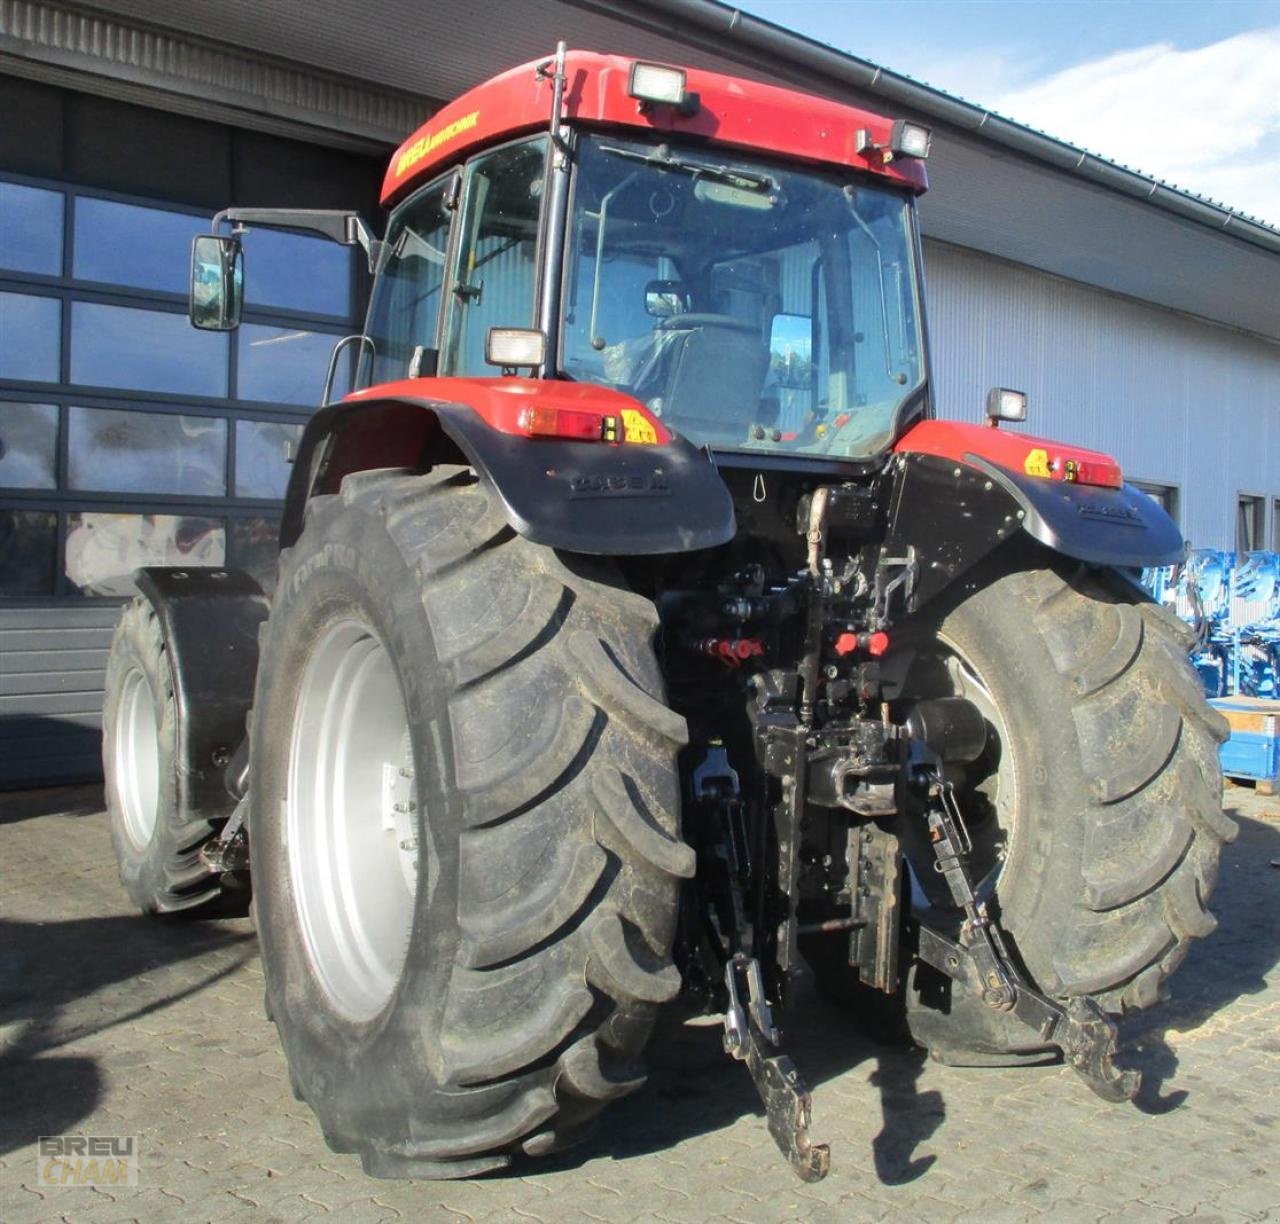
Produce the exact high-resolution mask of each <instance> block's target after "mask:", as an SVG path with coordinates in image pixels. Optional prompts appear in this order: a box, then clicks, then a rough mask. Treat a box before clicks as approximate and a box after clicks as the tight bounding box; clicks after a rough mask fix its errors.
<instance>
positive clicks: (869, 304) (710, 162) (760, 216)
mask: <svg viewBox="0 0 1280 1224" xmlns="http://www.w3.org/2000/svg"><path fill="white" fill-rule="evenodd" d="M531 129H532V130H531ZM928 145H929V134H928V131H927V129H924V128H920V127H918V126H915V125H911V124H901V123H899V124H895V125H889V124H888V123H887V122H886V121H885V120H883V119H880V118H879V117H878V116H873V115H870V114H867V113H865V112H862V111H859V110H856V109H854V108H851V107H847V106H842V105H839V104H837V103H834V102H826V101H822V100H819V99H812V98H804V97H802V96H801V95H797V94H794V93H791V92H789V91H785V90H781V89H777V88H775V87H772V86H767V85H759V84H754V83H750V82H743V81H737V80H734V79H732V78H728V77H724V76H720V75H719V74H715V73H709V72H696V71H692V70H689V71H686V70H683V69H675V68H669V67H666V66H664V65H656V64H645V63H638V62H635V61H631V60H628V59H624V58H622V57H617V56H604V55H595V54H590V53H586V52H565V51H564V50H563V48H562V49H561V51H560V52H559V53H558V54H557V56H556V58H555V59H554V60H551V61H547V62H544V63H534V64H528V65H523V66H522V67H520V68H516V69H512V70H511V71H510V72H507V73H505V74H503V75H502V76H500V77H497V78H495V79H494V80H493V81H490V82H487V83H486V84H484V85H481V86H479V87H478V88H477V89H475V90H473V91H471V93H469V94H467V95H464V96H463V97H462V98H460V99H459V100H458V101H456V102H454V103H452V104H451V105H450V106H448V107H446V108H445V109H444V110H443V111H441V112H440V113H439V114H438V115H437V116H435V117H433V118H432V119H431V120H430V121H429V122H428V123H427V124H426V125H424V126H423V128H421V129H420V130H419V131H418V132H416V133H414V134H413V135H412V136H411V137H410V138H409V139H408V140H406V141H405V143H404V144H403V145H402V146H401V148H400V149H399V150H398V151H397V153H396V155H395V156H394V157H393V159H392V161H391V164H390V168H389V170H388V174H387V178H386V182H385V184H384V190H383V201H384V203H385V204H387V205H388V207H389V208H390V209H391V212H390V216H389V219H388V223H387V229H386V236H385V239H384V240H383V241H381V242H378V241H376V240H374V239H373V238H372V236H371V234H370V233H369V231H368V230H367V228H365V227H364V226H363V223H361V222H359V221H358V219H356V218H347V219H346V221H345V223H344V222H341V221H334V220H333V219H332V215H330V216H328V217H324V218H320V217H318V216H317V215H315V214H312V215H310V216H306V215H303V214H295V215H293V216H292V218H291V217H290V216H288V215H285V214H283V213H282V214H277V215H276V216H275V217H274V218H272V217H271V216H270V215H268V214H267V213H266V212H264V211H261V210H228V212H227V213H225V214H220V218H221V219H224V220H226V221H229V222H231V223H232V224H234V225H236V226H237V233H238V232H239V231H240V230H241V229H243V228H244V227H246V226H249V225H252V224H255V223H264V224H280V225H288V224H292V225H295V226H298V225H301V226H304V227H307V228H313V229H314V228H318V227H319V226H321V225H327V226H328V227H329V230H333V229H334V227H335V226H337V227H339V228H340V229H341V233H340V234H336V235H335V236H339V238H340V240H348V241H352V242H356V241H359V242H361V243H362V244H363V245H364V246H365V247H366V249H367V251H368V253H369V256H370V266H371V271H373V272H374V273H375V283H374V288H373V292H372V299H371V303H370V308H369V314H368V320H367V324H366V329H365V332H364V334H363V336H361V337H359V338H358V339H355V338H353V340H352V343H353V344H355V345H356V346H357V357H356V360H355V361H354V362H353V363H352V367H353V371H354V377H353V378H352V380H351V387H350V389H351V390H354V391H357V392H359V393H361V394H362V395H364V396H366V397H367V396H368V395H370V393H371V392H376V389H377V388H379V387H384V386H388V385H390V384H398V383H401V382H403V381H405V380H424V379H431V378H450V379H467V380H486V379H491V378H495V377H504V376H505V377H508V378H510V377H534V378H537V379H540V380H543V381H548V380H550V381H569V382H576V383H583V384H588V385H592V386H599V387H604V388H608V389H609V390H611V391H614V392H618V393H621V394H623V395H625V396H627V397H629V398H630V399H632V400H634V401H636V403H637V404H638V405H639V408H638V412H639V414H640V416H642V417H643V418H645V419H647V420H648V422H649V423H650V424H651V425H657V424H659V423H660V424H661V425H662V426H663V427H664V429H665V431H666V432H670V433H673V434H675V435H678V436H679V437H681V438H683V439H686V440H687V441H688V442H690V443H692V444H693V445H694V446H696V447H699V448H702V447H706V448H711V449H712V450H714V451H716V452H723V453H725V454H726V455H732V454H734V453H741V454H746V455H748V456H750V455H751V454H752V453H755V454H757V455H758V454H759V453H760V452H780V453H783V454H787V455H791V456H795V457H797V458H802V457H806V456H807V457H820V458H827V459H868V458H873V457H875V456H877V455H879V454H881V453H883V452H884V451H886V450H887V449H888V447H889V446H890V445H891V444H892V442H893V441H894V439H895V438H896V437H897V436H898V435H899V434H900V433H901V432H902V429H903V428H904V426H905V425H906V424H907V423H909V422H910V421H911V420H913V419H915V418H917V417H920V416H922V415H926V414H927V396H928V380H927V372H928V361H927V352H926V344H925V331H924V319H923V301H922V293H921V276H920V258H919V243H918V238H917V232H916V223H915V212H914V200H915V196H916V195H917V194H918V193H920V192H921V191H923V190H924V189H925V186H926V181H925V176H924V171H923V166H922V164H921V163H922V160H923V158H924V157H925V156H926V155H927V153H928ZM325 232H329V231H325ZM210 241H211V240H209V239H206V240H205V242H206V244H207V243H209V242H210ZM224 241H225V242H227V243H233V242H235V238H234V237H233V239H230V240H224ZM234 262H235V259H234V253H233V248H232V247H231V246H228V247H227V253H225V254H224V255H223V256H222V257H221V258H219V259H208V258H206V259H205V260H204V261H203V262H202V263H201V264H200V265H199V269H200V270H197V274H196V279H195V282H194V284H195V286H196V288H195V289H193V319H195V321H196V322H197V326H201V325H205V326H214V327H217V326H222V325H224V321H223V319H222V317H221V316H220V315H219V313H218V311H217V310H216V309H211V308H210V305H209V300H210V285H211V282H212V281H214V280H215V279H216V277H215V276H214V273H215V272H217V271H220V270H221V266H222V265H223V264H225V265H226V266H227V267H230V266H231V265H232V264H233V263H234ZM232 292H233V289H231V288H229V289H228V293H229V294H231V293H232ZM214 298H215V305H216V301H217V297H216V294H215V295H214ZM339 368H340V366H338V365H335V371H334V372H333V373H334V374H335V376H336V371H337V370H338V369H339ZM337 381H338V382H341V381H342V379H341V378H340V377H338V378H337ZM420 389H422V390H429V386H425V385H424V386H421V387H420ZM326 398H327V397H326ZM570 436H573V437H579V436H580V435H578V434H576V433H575V434H572V435H570Z"/></svg>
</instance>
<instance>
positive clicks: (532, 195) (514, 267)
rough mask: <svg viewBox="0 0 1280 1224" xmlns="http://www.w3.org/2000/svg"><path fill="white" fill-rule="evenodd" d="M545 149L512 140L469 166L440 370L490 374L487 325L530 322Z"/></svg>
mask: <svg viewBox="0 0 1280 1224" xmlns="http://www.w3.org/2000/svg"><path fill="white" fill-rule="evenodd" d="M545 149H546V142H545V140H544V139H543V138H541V137H539V138H538V139H536V140H530V141H527V142H526V143H524V144H518V145H509V146H507V147H506V148H505V149H498V150H496V151H494V152H493V153H487V154H485V155H484V156H483V157H478V158H476V160H475V161H473V162H472V163H471V165H470V167H469V168H468V170H467V186H466V202H465V204H464V221H463V231H462V232H463V233H464V234H465V235H466V238H465V240H464V241H462V242H460V243H459V244H458V252H457V257H456V260H457V262H456V263H455V265H454V278H455V283H454V292H453V294H452V295H451V300H450V301H449V303H448V323H447V325H446V328H445V341H444V353H443V354H442V360H441V363H440V369H441V372H442V373H445V374H461V375H472V374H475V375H492V374H493V373H494V368H493V367H492V366H491V365H488V364H486V362H485V359H484V345H485V336H486V334H487V333H488V331H489V328H491V327H529V326H530V325H531V324H532V322H533V303H534V294H535V289H536V285H537V262H536V259H537V250H538V217H539V215H540V213H541V205H542V176H543V161H544V150H545ZM633 171H634V167H633Z"/></svg>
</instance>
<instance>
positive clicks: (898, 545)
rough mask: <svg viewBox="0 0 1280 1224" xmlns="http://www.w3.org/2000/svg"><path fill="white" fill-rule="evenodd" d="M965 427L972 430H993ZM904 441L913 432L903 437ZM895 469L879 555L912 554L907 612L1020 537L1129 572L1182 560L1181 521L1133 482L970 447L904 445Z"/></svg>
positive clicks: (897, 555) (979, 431)
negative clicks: (1013, 462) (1017, 464)
mask: <svg viewBox="0 0 1280 1224" xmlns="http://www.w3.org/2000/svg"><path fill="white" fill-rule="evenodd" d="M930 424H940V423H936V422H930ZM971 428H973V431H974V434H977V435H981V434H983V433H986V432H991V433H994V432H995V431H985V430H982V429H980V428H978V427H971ZM913 432H914V431H913ZM910 439H911V434H910V433H909V434H908V435H907V437H906V438H905V439H904V442H909V441H910ZM975 441H976V442H981V441H982V439H981V437H980V436H979V437H978V438H976V439H975ZM1028 441H1031V442H1035V441H1038V439H1029V440H1028ZM1083 453H1088V452H1083ZM1002 457H1004V456H1002ZM1104 458H1105V457H1104ZM891 473H892V476H891V478H892V481H893V487H892V493H891V495H890V500H889V515H888V530H887V535H886V538H885V545H884V547H885V556H892V557H901V556H904V555H906V550H907V548H908V547H911V548H913V549H914V550H915V556H916V561H917V571H916V579H915V584H914V588H913V590H912V595H911V600H910V608H909V610H910V611H914V610H915V609H916V608H918V607H920V606H922V605H923V604H925V603H927V602H928V601H929V600H931V599H932V598H934V596H936V595H937V594H938V593H939V592H941V591H942V590H944V589H945V588H946V587H948V586H950V585H951V584H952V583H953V582H955V581H956V580H957V579H958V578H960V577H961V576H962V575H963V574H964V573H965V572H966V571H968V570H970V569H972V568H973V566H975V565H977V564H978V562H980V561H981V560H982V559H983V558H984V557H986V556H987V555H988V554H989V553H991V552H992V551H993V550H994V549H996V548H998V547H999V546H1000V545H1001V544H1003V543H1004V542H1005V541H1006V540H1009V539H1012V538H1014V537H1016V536H1020V535H1026V536H1030V537H1031V538H1032V539H1034V540H1036V541H1038V542H1039V543H1040V544H1043V545H1044V546H1045V547H1046V548H1050V549H1052V550H1053V551H1054V552H1057V553H1060V554H1062V555H1063V556H1066V557H1072V558H1074V559H1076V560H1078V561H1082V562H1085V563H1086V564H1088V565H1097V566H1111V567H1116V568H1121V569H1125V568H1140V567H1143V566H1154V565H1172V564H1174V563H1175V562H1178V561H1180V560H1181V559H1182V555H1183V547H1184V546H1183V541H1182V535H1181V533H1180V532H1179V531H1178V528H1177V526H1176V525H1175V524H1174V522H1173V521H1172V520H1171V519H1170V518H1169V516H1168V515H1167V514H1166V513H1165V512H1164V510H1163V509H1161V507H1160V506H1159V505H1157V504H1156V502H1155V501H1153V500H1152V499H1151V498H1149V497H1148V496H1147V495H1146V494H1145V493H1143V492H1141V491H1140V490H1139V489H1135V488H1134V487H1133V486H1132V485H1123V486H1122V487H1120V488H1108V487H1104V486H1100V485H1090V484H1080V483H1073V482H1068V481H1064V480H1052V479H1045V478H1043V477H1039V476H1033V475H1029V474H1027V473H1024V472H1018V471H1013V470H1011V469H1010V468H1009V467H1007V466H1004V465H1003V464H1000V463H996V462H994V461H993V460H992V459H990V458H987V457H985V456H983V455H982V454H980V453H977V452H976V451H975V450H974V449H968V448H966V449H965V450H964V451H963V452H962V454H961V455H959V456H957V457H951V456H944V455H941V454H938V453H934V452H924V451H915V450H911V449H909V448H908V447H907V446H904V445H902V444H900V445H899V448H898V454H897V456H896V457H895V459H894V460H893V463H892V466H891Z"/></svg>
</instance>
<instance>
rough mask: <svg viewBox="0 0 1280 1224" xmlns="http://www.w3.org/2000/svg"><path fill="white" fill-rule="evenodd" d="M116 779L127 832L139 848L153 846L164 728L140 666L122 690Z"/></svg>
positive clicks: (116, 750) (158, 804) (135, 669)
mask: <svg viewBox="0 0 1280 1224" xmlns="http://www.w3.org/2000/svg"><path fill="white" fill-rule="evenodd" d="M115 776H116V793H117V797H118V799H119V802H120V810H121V812H122V813H123V815H124V827H125V832H126V833H127V834H128V836H129V840H130V841H131V842H133V844H134V845H135V846H137V847H139V848H142V847H143V846H146V845H149V844H150V842H151V838H152V835H153V834H154V833H155V830H156V813H157V812H158V811H159V808H160V726H159V723H158V721H157V719H156V703H155V698H154V697H153V696H152V693H151V685H150V684H148V683H147V678H146V676H144V675H143V674H142V669H141V668H138V667H135V668H133V669H132V670H130V671H129V672H128V673H127V674H126V675H125V678H124V683H123V684H122V685H121V688H120V706H119V708H118V710H117V711H116V736H115Z"/></svg>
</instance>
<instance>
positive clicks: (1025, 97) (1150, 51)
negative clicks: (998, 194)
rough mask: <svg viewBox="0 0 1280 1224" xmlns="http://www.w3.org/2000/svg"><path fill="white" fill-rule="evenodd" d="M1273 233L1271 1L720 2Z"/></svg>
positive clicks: (1278, 24)
mask: <svg viewBox="0 0 1280 1224" xmlns="http://www.w3.org/2000/svg"><path fill="white" fill-rule="evenodd" d="M730 2H731V3H734V4H736V6H737V7H739V8H742V9H743V10H744V11H746V12H750V13H755V14H756V15H757V16H760V17H764V18H766V19H767V20H769V21H773V22H776V23H777V24H778V25H783V26H787V27H789V28H790V29H793V30H796V31H798V32H799V33H801V34H806V35H808V36H809V37H810V38H816V39H818V40H820V41H822V42H825V43H829V44H830V45H831V46H833V47H837V48H839V49H840V50H842V51H847V52H849V53H851V54H853V55H857V56H860V57H862V58H863V59H868V60H871V61H873V62H874V63H877V64H881V65H883V66H884V67H886V68H892V69H894V70H895V71H897V72H902V73H905V74H906V75H908V76H911V77H914V78H915V79H916V80H918V81H924V82H926V83H928V84H930V85H935V86H937V87H938V88H940V89H945V90H946V91H947V92H948V93H953V94H957V95H959V96H960V97H962V98H965V99H967V100H968V101H970V102H974V103H977V104H979V105H981V106H983V107H986V108H988V109H990V110H993V111H998V112H999V113H1001V114H1003V115H1007V116H1008V117H1009V118H1011V119H1016V120H1018V122H1020V123H1024V124H1027V125H1028V126H1030V127H1034V128H1039V129H1040V130H1042V131H1045V132H1048V133H1049V134H1050V135H1052V136H1057V137H1059V138H1061V139H1063V140H1067V141H1069V142H1070V143H1072V144H1075V145H1079V146H1081V147H1083V148H1086V149H1089V150H1091V151H1092V152H1095V153H1100V154H1101V155H1103V156H1104V157H1108V158H1110V159H1112V160H1113V161H1117V162H1120V163H1122V164H1123V165H1126V166H1130V167H1132V168H1133V169H1136V170H1141V171H1143V172H1144V173H1146V174H1150V175H1154V176H1155V177H1157V178H1162V179H1165V180H1167V181H1168V182H1170V183H1173V184H1175V185H1177V186H1179V187H1183V188H1186V189H1188V190H1190V191H1195V192H1198V193H1199V194H1201V195H1205V196H1208V197H1209V198H1210V199H1213V200H1217V201H1218V202H1220V203H1223V204H1227V205H1229V206H1230V207H1232V208H1235V209H1237V210H1239V211H1241V212H1244V213H1247V214H1250V215H1252V216H1254V217H1257V218H1258V219H1260V220H1262V221H1266V222H1267V223H1269V224H1271V225H1274V226H1277V227H1280V0H730Z"/></svg>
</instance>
